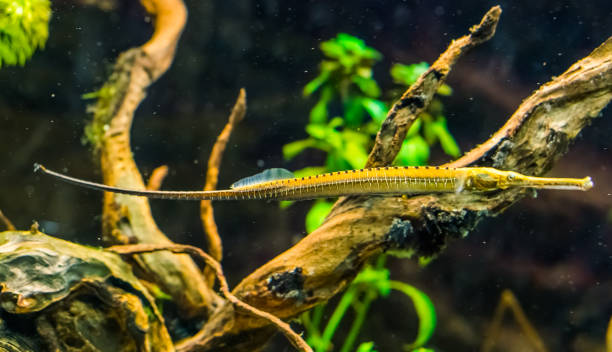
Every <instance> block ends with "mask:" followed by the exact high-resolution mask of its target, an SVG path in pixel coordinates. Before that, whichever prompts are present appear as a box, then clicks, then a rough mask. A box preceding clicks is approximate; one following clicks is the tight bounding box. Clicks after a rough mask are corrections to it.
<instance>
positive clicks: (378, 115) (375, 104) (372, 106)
mask: <svg viewBox="0 0 612 352" xmlns="http://www.w3.org/2000/svg"><path fill="white" fill-rule="evenodd" d="M361 104H362V105H363V107H364V109H366V111H367V112H368V114H370V116H371V117H372V119H373V120H374V121H376V122H377V123H378V124H382V123H383V121H385V118H386V117H387V106H386V105H385V103H383V102H382V101H380V100H377V99H372V98H363V99H361Z"/></svg>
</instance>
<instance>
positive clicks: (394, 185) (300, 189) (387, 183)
mask: <svg viewBox="0 0 612 352" xmlns="http://www.w3.org/2000/svg"><path fill="white" fill-rule="evenodd" d="M35 170H40V171H42V172H44V173H46V174H49V175H52V176H54V177H57V178H60V179H61V180H63V181H66V182H69V183H73V184H76V185H78V186H82V187H87V188H92V189H96V190H100V191H108V192H114V193H122V194H129V195H135V196H143V197H148V198H161V199H178V200H246V199H267V200H304V199H314V198H333V197H340V196H348V195H385V194H386V195H393V194H418V193H449V192H456V193H458V192H487V191H495V190H501V189H506V188H509V187H530V188H536V189H566V190H583V191H586V190H588V189H590V188H591V187H593V182H592V181H591V178H590V177H585V178H583V179H576V178H547V177H534V176H525V175H522V174H519V173H516V172H513V171H502V170H497V169H494V168H487V167H466V168H443V167H429V166H425V167H397V166H389V167H380V168H373V169H361V170H347V171H338V172H332V173H327V174H321V175H315V176H307V177H300V178H296V177H294V176H293V174H292V173H291V172H290V171H287V170H284V169H269V170H265V171H264V172H262V173H259V174H257V175H254V176H250V177H247V178H244V179H242V180H239V181H238V182H236V183H234V184H233V185H232V187H231V188H230V189H227V190H218V191H141V190H131V189H123V188H117V187H112V186H107V185H103V184H100V183H94V182H89V181H84V180H81V179H77V178H73V177H70V176H66V175H63V174H60V173H57V172H54V171H51V170H48V169H46V168H45V167H43V166H42V165H38V164H36V165H35Z"/></svg>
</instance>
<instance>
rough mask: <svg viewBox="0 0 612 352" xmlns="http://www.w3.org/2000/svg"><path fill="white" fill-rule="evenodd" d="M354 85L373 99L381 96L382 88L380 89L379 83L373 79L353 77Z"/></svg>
mask: <svg viewBox="0 0 612 352" xmlns="http://www.w3.org/2000/svg"><path fill="white" fill-rule="evenodd" d="M352 81H353V83H355V84H356V85H357V87H359V90H361V92H362V93H363V94H365V95H367V96H369V97H371V98H377V97H378V96H380V88H379V87H378V83H376V81H375V80H374V79H372V78H365V77H361V76H353V77H352Z"/></svg>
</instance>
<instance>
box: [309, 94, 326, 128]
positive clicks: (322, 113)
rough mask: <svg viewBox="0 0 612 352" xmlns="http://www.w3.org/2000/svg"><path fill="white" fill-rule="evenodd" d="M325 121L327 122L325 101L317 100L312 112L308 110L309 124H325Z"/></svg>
mask: <svg viewBox="0 0 612 352" xmlns="http://www.w3.org/2000/svg"><path fill="white" fill-rule="evenodd" d="M325 121H327V101H325V100H324V99H319V101H318V102H317V103H316V104H315V106H314V107H313V108H312V110H310V122H311V123H325Z"/></svg>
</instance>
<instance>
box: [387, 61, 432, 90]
mask: <svg viewBox="0 0 612 352" xmlns="http://www.w3.org/2000/svg"><path fill="white" fill-rule="evenodd" d="M427 69H429V64H428V63H427V62H420V63H418V64H411V65H403V64H394V65H393V66H391V77H392V78H393V81H394V82H395V83H399V84H402V85H406V86H410V85H412V84H414V82H416V80H417V79H418V78H419V76H420V75H422V74H423V73H424V72H425V71H427Z"/></svg>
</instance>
